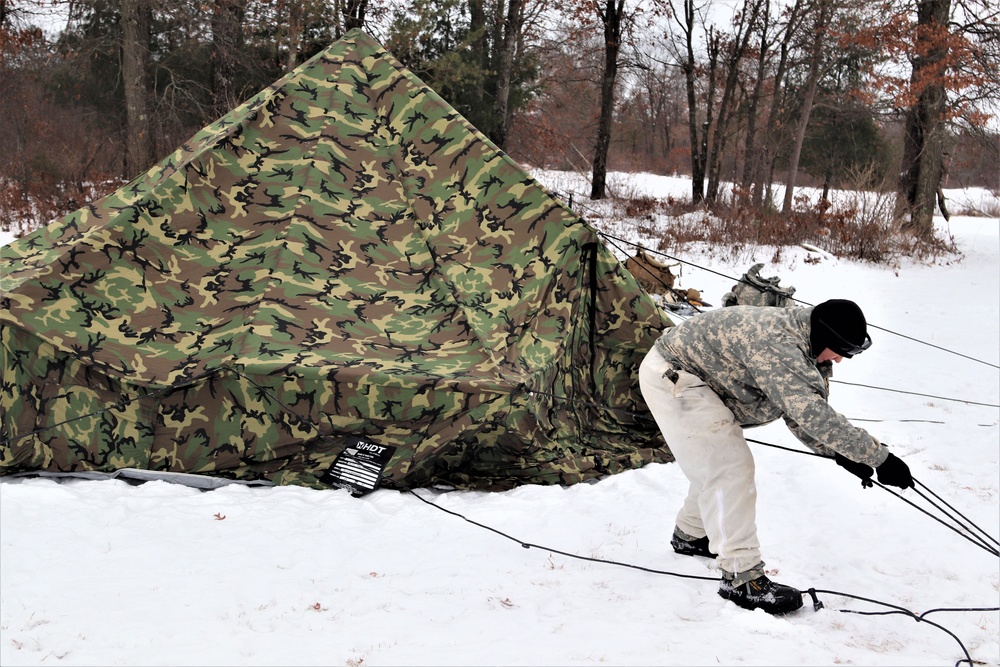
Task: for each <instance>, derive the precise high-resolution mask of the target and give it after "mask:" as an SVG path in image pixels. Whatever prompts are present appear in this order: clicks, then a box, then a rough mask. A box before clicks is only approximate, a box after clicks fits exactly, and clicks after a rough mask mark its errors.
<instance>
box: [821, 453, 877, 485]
mask: <svg viewBox="0 0 1000 667" xmlns="http://www.w3.org/2000/svg"><path fill="white" fill-rule="evenodd" d="M890 456H891V455H890ZM833 460H834V461H836V462H837V465H839V466H840V467H841V468H843V469H844V470H846V471H847V472H849V473H851V474H852V475H856V476H857V477H860V478H861V486H862V487H869V486H872V475H874V474H875V469H874V468H872V467H871V466H869V465H865V464H864V463H858V462H857V461H852V460H851V459H849V458H847V457H846V456H841V455H840V454H834V455H833ZM879 480H880V481H881V478H879Z"/></svg>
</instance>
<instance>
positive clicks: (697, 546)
mask: <svg viewBox="0 0 1000 667" xmlns="http://www.w3.org/2000/svg"><path fill="white" fill-rule="evenodd" d="M670 546H672V547H673V548H674V551H676V552H677V553H679V554H680V555H682V556H704V557H705V558H715V557H716V554H713V553H712V552H711V551H709V550H708V537H707V536H706V537H699V538H697V539H694V540H687V539H684V538H683V537H681V536H680V535H678V534H677V531H676V530H675V531H674V536H673V537H671V538H670Z"/></svg>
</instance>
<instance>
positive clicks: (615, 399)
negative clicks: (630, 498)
mask: <svg viewBox="0 0 1000 667" xmlns="http://www.w3.org/2000/svg"><path fill="white" fill-rule="evenodd" d="M0 269H2V271H0V289H2V295H0V300H2V302H0V306H2V307H0V373H2V377H0V417H2V429H3V430H2V432H0V474H12V473H16V472H24V471H61V472H68V471H104V472H107V471H115V470H119V469H123V468H137V469H142V470H152V471H168V472H171V471H172V472H178V473H195V474H203V475H213V476H219V477H224V478H229V479H234V480H268V481H271V482H274V483H277V484H302V485H308V486H312V487H319V488H325V487H330V486H339V487H347V488H352V489H353V490H355V491H359V490H360V491H363V490H364V489H363V488H361V487H363V486H364V484H360V485H359V483H355V482H353V481H351V480H350V478H349V477H350V476H349V475H347V476H346V477H345V476H344V474H341V473H343V470H339V472H337V474H334V473H335V472H336V471H337V470H338V468H337V466H338V465H341V464H344V463H345V461H346V459H345V458H344V457H345V456H347V454H351V455H352V456H355V455H357V454H358V452H359V451H361V452H362V453H364V450H369V451H371V452H377V453H379V454H380V455H381V458H378V457H375V458H374V459H372V460H366V461H362V463H363V464H365V465H368V466H369V468H377V469H380V468H382V467H383V466H384V471H382V478H381V483H382V484H383V485H387V486H395V487H396V488H403V487H404V486H405V487H415V486H422V485H430V484H438V483H442V484H449V485H453V486H457V487H459V488H478V489H504V488H510V487H512V486H514V485H517V484H523V483H546V484H549V483H559V484H571V483H574V482H579V481H582V480H587V479H592V478H595V477H598V476H601V475H605V474H609V473H615V472H619V471H621V470H625V469H629V468H635V467H638V466H641V465H643V464H645V463H648V462H651V461H669V460H671V459H672V457H671V455H670V452H669V450H668V449H667V448H666V447H665V446H664V443H663V441H662V440H661V439H660V436H659V434H658V431H657V429H656V427H655V424H654V423H652V421H651V420H650V419H648V412H647V410H646V407H645V405H644V404H643V403H642V398H641V395H640V394H639V390H638V385H637V382H636V369H637V367H638V364H639V362H640V361H641V359H642V355H643V354H644V353H645V351H646V350H647V349H648V348H649V347H650V346H651V345H652V343H653V341H654V340H655V338H656V337H657V335H658V334H659V333H660V331H661V329H662V328H663V327H664V326H668V325H669V323H668V322H667V321H666V320H665V317H664V315H663V313H662V311H660V310H659V309H658V308H657V306H656V305H655V304H654V303H653V301H652V300H651V299H650V298H649V297H648V296H647V295H646V294H645V292H643V291H642V290H641V289H640V288H639V287H638V286H637V284H636V283H635V281H634V279H633V278H632V276H631V275H630V274H628V273H627V272H625V271H624V270H623V268H622V267H621V266H620V264H619V263H618V261H617V259H615V258H614V257H613V256H612V255H611V254H610V253H609V252H608V251H607V250H606V249H605V248H604V247H603V245H602V244H601V243H600V240H599V238H598V236H597V235H596V233H595V232H594V231H593V230H592V229H591V228H590V227H589V226H588V225H587V224H586V223H585V222H584V221H582V220H581V219H580V218H578V217H577V216H576V215H575V214H574V213H573V212H572V211H570V210H569V209H567V208H566V207H565V206H563V205H562V204H561V203H560V202H558V201H557V200H556V199H554V198H553V197H552V196H551V195H550V194H549V193H548V192H547V191H546V190H545V189H544V188H543V187H542V186H540V185H539V184H538V183H537V182H536V181H534V180H533V179H532V178H530V177H529V176H528V175H527V174H526V173H525V172H524V171H523V170H522V169H521V168H520V167H518V166H517V164H516V163H514V162H513V161H512V160H510V159H509V158H508V157H507V156H506V155H504V154H503V153H502V152H501V151H499V150H498V149H497V148H496V147H495V146H494V145H492V144H491V143H490V142H489V141H488V140H487V139H486V138H485V137H484V136H483V135H482V134H480V133H479V132H478V131H476V130H475V129H474V128H473V127H472V126H471V125H469V124H468V123H467V122H466V121H465V120H464V119H463V118H462V117H461V116H459V115H458V114H457V113H456V112H455V111H454V110H453V109H452V108H451V107H449V105H448V104H447V103H445V102H444V101H443V100H442V99H441V98H440V97H438V96H437V95H436V94H435V93H434V92H433V91H431V90H430V89H428V88H427V87H426V86H424V85H423V84H422V83H421V82H420V81H419V79H417V78H416V77H415V76H414V75H412V74H411V73H410V72H408V71H407V70H406V69H405V68H404V67H402V65H400V63H399V62H398V61H396V60H395V59H394V58H393V57H392V56H390V55H389V54H388V53H387V52H386V51H385V50H383V49H382V47H381V46H380V45H378V44H377V43H375V42H374V41H373V40H372V39H371V38H370V37H368V36H367V35H365V34H364V33H362V32H359V31H353V32H351V33H349V34H348V35H347V36H346V37H345V38H344V39H342V40H340V41H338V42H337V43H335V44H333V45H332V46H331V47H330V48H329V49H327V50H326V51H324V52H322V53H320V54H318V55H317V56H316V57H314V58H313V59H311V60H310V61H309V62H307V63H305V64H303V65H302V66H301V67H299V68H298V69H297V70H295V71H294V72H292V73H290V74H289V75H288V76H286V77H285V78H283V79H281V80H279V81H278V82H276V83H275V84H274V85H272V86H271V87H269V88H268V89H266V90H264V91H263V92H261V93H260V94H259V95H257V96H256V97H255V98H253V99H251V100H250V101H248V102H247V103H246V104H244V105H242V106H241V107H238V108H237V109H235V110H233V111H232V112H231V113H230V114H228V115H227V116H225V117H223V118H222V119H220V120H219V121H217V122H216V123H214V124H212V125H210V126H209V127H207V128H205V129H204V130H202V131H201V132H199V133H198V134H197V135H196V136H194V137H193V138H192V139H191V141H190V142H189V143H188V144H186V145H184V146H182V147H181V148H180V149H178V150H177V151H176V152H174V153H173V154H172V155H170V156H169V157H168V158H166V159H165V160H163V161H162V162H161V163H160V164H158V165H157V166H155V167H154V168H153V169H151V170H150V171H149V172H147V173H146V174H143V175H142V176H139V177H138V178H136V179H135V180H134V181H132V182H131V183H129V184H128V185H126V186H124V187H123V188H121V189H120V190H118V191H117V192H115V193H113V194H111V195H109V196H107V197H105V198H104V199H102V200H99V201H97V202H96V203H93V204H91V205H88V206H85V207H84V208H82V209H80V210H79V211H76V212H75V213H72V214H70V215H68V216H66V217H64V218H62V219H59V220H57V221H55V222H53V223H52V224H50V225H49V226H48V227H46V228H44V229H41V230H39V231H38V232H35V233H33V234H31V235H29V236H27V237H25V238H22V239H19V240H17V241H16V242H14V243H13V244H11V245H9V246H7V247H4V248H3V250H2V264H0ZM338 462H339V463H338ZM346 463H351V461H346ZM354 463H357V461H354ZM362 467H363V466H362ZM366 471H367V472H370V470H368V469H366ZM377 472H378V471H377V470H376V475H377ZM345 480H347V481H346V482H345ZM370 481H371V480H368V481H366V482H365V483H368V482H370ZM375 483H378V479H376V481H375V482H372V485H374V484H375Z"/></svg>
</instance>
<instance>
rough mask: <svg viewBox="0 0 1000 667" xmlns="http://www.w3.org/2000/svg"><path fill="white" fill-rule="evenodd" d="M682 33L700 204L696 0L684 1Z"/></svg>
mask: <svg viewBox="0 0 1000 667" xmlns="http://www.w3.org/2000/svg"><path fill="white" fill-rule="evenodd" d="M678 25H679V26H680V29H681V32H683V33H684V62H683V63H681V70H682V71H683V72H684V89H685V92H686V93H687V107H688V141H689V142H690V152H691V202H692V203H693V204H700V203H701V202H702V201H703V200H704V199H705V162H704V160H703V159H702V156H701V155H702V154H701V143H702V142H701V138H700V137H699V136H698V135H699V132H698V94H697V91H696V89H695V84H696V82H697V78H696V71H697V70H696V67H697V61H696V60H695V57H694V0H684V18H683V19H678Z"/></svg>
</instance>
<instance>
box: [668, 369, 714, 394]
mask: <svg viewBox="0 0 1000 667" xmlns="http://www.w3.org/2000/svg"><path fill="white" fill-rule="evenodd" d="M707 386H708V385H707V384H705V381H704V380H702V379H701V378H700V377H698V376H697V375H692V374H691V373H688V372H687V371H677V382H674V396H675V397H679V396H682V395H683V394H684V393H686V392H689V391H693V390H696V389H700V388H702V387H707Z"/></svg>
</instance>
